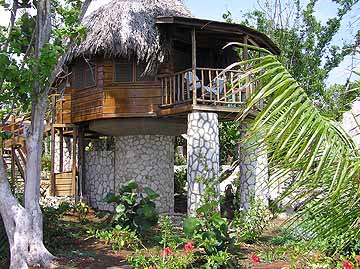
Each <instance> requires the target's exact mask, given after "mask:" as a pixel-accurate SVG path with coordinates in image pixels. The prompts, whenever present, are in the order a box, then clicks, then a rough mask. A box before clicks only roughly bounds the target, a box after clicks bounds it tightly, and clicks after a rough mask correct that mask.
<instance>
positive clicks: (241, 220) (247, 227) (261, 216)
mask: <svg viewBox="0 0 360 269" xmlns="http://www.w3.org/2000/svg"><path fill="white" fill-rule="evenodd" d="M267 216H268V211H267V210H266V206H265V205H264V204H263V203H262V202H261V201H258V200H256V199H255V198H254V197H253V198H252V200H251V202H250V208H249V210H247V211H237V212H236V214H235V218H234V220H233V222H232V224H231V225H232V226H233V227H234V229H235V230H236V234H237V237H236V239H237V240H238V242H245V243H254V242H256V241H257V240H258V239H259V238H260V236H261V235H262V233H263V231H264V229H265V227H266V225H267V224H268V218H267Z"/></svg>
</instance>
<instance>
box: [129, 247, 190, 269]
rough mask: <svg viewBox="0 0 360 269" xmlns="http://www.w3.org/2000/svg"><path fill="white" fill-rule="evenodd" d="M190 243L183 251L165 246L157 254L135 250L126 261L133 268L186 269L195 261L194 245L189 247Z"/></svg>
mask: <svg viewBox="0 0 360 269" xmlns="http://www.w3.org/2000/svg"><path fill="white" fill-rule="evenodd" d="M190 244H191V243H188V244H187V245H185V247H184V250H183V251H180V250H173V249H171V248H170V247H165V248H164V249H162V250H161V251H160V252H159V254H158V255H147V256H146V255H144V253H143V251H142V252H137V253H136V254H135V255H134V256H129V257H128V259H127V261H128V262H129V264H130V265H132V266H134V269H144V268H146V269H155V268H156V269H186V268H189V266H191V265H192V264H193V263H194V261H195V258H194V251H195V249H194V248H195V247H194V246H193V245H191V247H190ZM186 246H187V247H186ZM145 251H146V253H147V254H149V253H150V252H149V251H148V250H147V249H145Z"/></svg>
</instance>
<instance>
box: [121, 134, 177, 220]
mask: <svg viewBox="0 0 360 269" xmlns="http://www.w3.org/2000/svg"><path fill="white" fill-rule="evenodd" d="M115 163H116V166H115V188H118V187H119V186H121V184H123V183H125V182H126V181H129V180H135V181H136V182H138V183H139V184H141V185H142V186H144V187H150V188H152V189H153V190H154V191H155V192H157V193H158V194H159V195H160V198H159V199H158V200H157V201H156V206H157V208H158V210H159V212H169V213H170V212H173V211H174V138H173V137H171V136H162V135H139V136H120V137H116V138H115Z"/></svg>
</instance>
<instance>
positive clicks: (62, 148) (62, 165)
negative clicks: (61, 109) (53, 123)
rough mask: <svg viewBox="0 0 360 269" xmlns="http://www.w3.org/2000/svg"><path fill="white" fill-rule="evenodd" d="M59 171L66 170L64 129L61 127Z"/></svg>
mask: <svg viewBox="0 0 360 269" xmlns="http://www.w3.org/2000/svg"><path fill="white" fill-rule="evenodd" d="M59 142H60V143H59V172H60V173H61V172H63V171H64V129H63V128H60V129H59Z"/></svg>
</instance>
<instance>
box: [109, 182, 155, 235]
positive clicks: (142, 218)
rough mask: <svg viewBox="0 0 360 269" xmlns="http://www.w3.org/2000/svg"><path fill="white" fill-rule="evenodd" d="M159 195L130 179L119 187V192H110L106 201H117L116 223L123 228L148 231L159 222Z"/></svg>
mask: <svg viewBox="0 0 360 269" xmlns="http://www.w3.org/2000/svg"><path fill="white" fill-rule="evenodd" d="M158 197H159V194H157V193H156V192H155V191H153V190H152V189H151V188H149V187H144V188H143V189H142V188H140V186H139V185H138V184H137V183H136V182H135V181H132V180H131V181H128V182H126V183H125V184H124V185H122V186H121V187H120V188H119V192H118V194H114V193H108V194H107V195H106V196H105V198H104V201H105V202H107V203H109V204H113V203H115V205H116V207H115V214H114V223H115V225H119V226H120V227H122V228H126V227H127V228H130V229H132V230H136V231H138V232H141V233H142V232H146V231H148V230H150V229H151V227H152V226H155V225H156V224H157V222H158V218H159V215H158V212H157V210H156V205H155V203H154V200H155V199H157V198H158Z"/></svg>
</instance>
